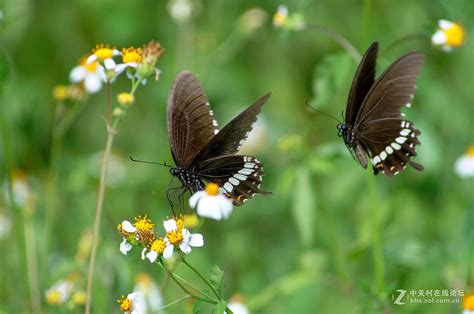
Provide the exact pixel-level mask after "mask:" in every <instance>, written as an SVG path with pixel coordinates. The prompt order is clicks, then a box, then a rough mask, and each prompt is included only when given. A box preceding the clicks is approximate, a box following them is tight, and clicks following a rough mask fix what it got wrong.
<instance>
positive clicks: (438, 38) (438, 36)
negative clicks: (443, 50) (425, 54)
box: [431, 31, 448, 45]
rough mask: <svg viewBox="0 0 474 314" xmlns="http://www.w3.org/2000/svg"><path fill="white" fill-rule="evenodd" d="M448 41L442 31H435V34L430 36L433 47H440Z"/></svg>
mask: <svg viewBox="0 0 474 314" xmlns="http://www.w3.org/2000/svg"><path fill="white" fill-rule="evenodd" d="M446 40H448V38H447V37H446V34H445V33H444V32H443V31H436V33H434V34H433V36H431V42H432V43H433V44H434V45H442V44H444V43H445V42H446Z"/></svg>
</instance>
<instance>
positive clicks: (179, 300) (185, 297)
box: [156, 295, 192, 311]
mask: <svg viewBox="0 0 474 314" xmlns="http://www.w3.org/2000/svg"><path fill="white" fill-rule="evenodd" d="M191 298H192V296H190V295H185V296H184V297H182V298H179V299H178V300H174V301H173V302H170V303H168V304H166V305H163V306H162V307H160V308H158V309H156V311H161V310H164V309H166V308H167V307H170V306H173V305H175V304H178V303H179V302H181V301H184V300H187V299H191Z"/></svg>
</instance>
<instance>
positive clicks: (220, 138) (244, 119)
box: [193, 93, 271, 164]
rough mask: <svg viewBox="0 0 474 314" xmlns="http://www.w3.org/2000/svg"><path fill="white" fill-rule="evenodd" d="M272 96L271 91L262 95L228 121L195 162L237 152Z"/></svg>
mask: <svg viewBox="0 0 474 314" xmlns="http://www.w3.org/2000/svg"><path fill="white" fill-rule="evenodd" d="M270 96H271V93H268V94H266V95H265V96H263V97H261V98H260V99H258V100H257V101H256V102H255V103H253V104H252V105H250V106H249V107H248V108H247V109H245V110H244V111H242V112H241V113H240V114H239V115H238V116H236V117H235V118H234V119H232V120H231V121H230V122H229V123H227V124H226V125H225V126H224V127H223V128H222V129H221V130H220V131H219V133H217V134H216V135H215V136H214V137H213V138H212V139H211V140H210V141H209V143H207V145H206V147H204V148H203V149H202V151H201V152H200V153H199V155H198V156H196V158H195V160H194V161H193V164H196V163H198V162H200V161H202V160H206V159H209V158H213V157H216V156H223V155H230V154H235V153H237V152H238V151H239V150H240V147H241V146H242V144H243V143H244V141H245V140H246V139H247V136H248V134H249V133H250V131H252V124H253V123H254V122H255V121H257V115H258V114H259V113H260V111H261V109H262V106H263V105H264V104H265V103H266V102H267V100H268V98H270Z"/></svg>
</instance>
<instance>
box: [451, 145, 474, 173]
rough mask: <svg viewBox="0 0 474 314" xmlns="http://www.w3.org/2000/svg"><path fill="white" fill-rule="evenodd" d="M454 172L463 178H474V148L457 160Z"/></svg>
mask: <svg viewBox="0 0 474 314" xmlns="http://www.w3.org/2000/svg"><path fill="white" fill-rule="evenodd" d="M454 170H455V171H456V173H457V174H458V175H459V176H460V177H461V178H472V177H474V146H471V147H470V148H469V149H468V150H467V151H466V153H465V154H464V155H462V156H461V157H459V158H458V159H457V160H456V163H455V164H454Z"/></svg>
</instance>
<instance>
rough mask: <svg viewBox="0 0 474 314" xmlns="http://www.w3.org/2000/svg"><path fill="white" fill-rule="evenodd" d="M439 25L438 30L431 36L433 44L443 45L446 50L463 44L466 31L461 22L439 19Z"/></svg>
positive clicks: (448, 50) (442, 47)
mask: <svg viewBox="0 0 474 314" xmlns="http://www.w3.org/2000/svg"><path fill="white" fill-rule="evenodd" d="M438 26H439V28H438V30H437V31H436V32H435V33H434V34H433V36H431V42H432V43H433V45H435V46H439V47H441V49H442V50H443V51H446V52H450V51H452V50H453V48H458V47H460V46H462V44H463V43H464V41H465V31H464V28H463V27H462V25H461V24H459V23H455V22H450V21H447V20H439V21H438Z"/></svg>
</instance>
